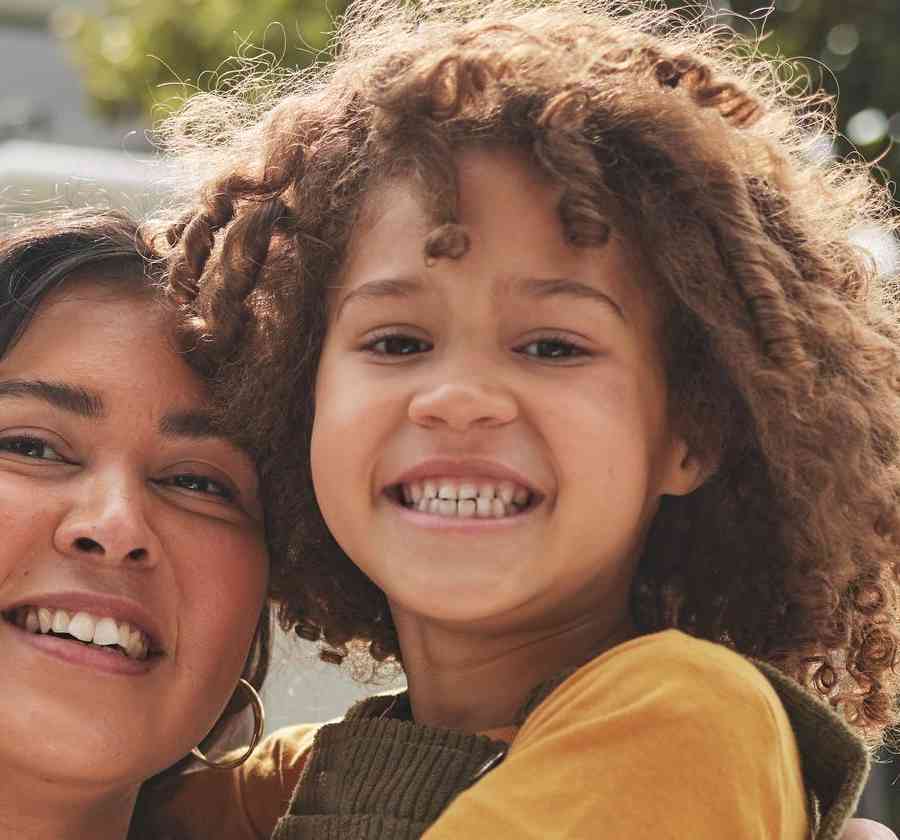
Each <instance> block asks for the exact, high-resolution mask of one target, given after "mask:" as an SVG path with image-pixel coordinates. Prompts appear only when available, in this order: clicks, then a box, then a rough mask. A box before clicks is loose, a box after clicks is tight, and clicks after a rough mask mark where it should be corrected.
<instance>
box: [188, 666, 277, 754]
mask: <svg viewBox="0 0 900 840" xmlns="http://www.w3.org/2000/svg"><path fill="white" fill-rule="evenodd" d="M238 685H240V686H241V687H242V688H244V689H245V690H246V691H247V692H249V694H250V705H251V706H253V737H252V738H251V739H250V744H249V746H248V747H247V749H246V750H245V751H244V752H243V753H241V755H239V756H238V757H237V758H232V759H229V760H228V761H210V760H209V759H208V758H207V757H206V756H205V755H204V754H203V753H202V752H201V751H200V747H194V749H192V750H191V755H192V756H194V758H196V759H197V761H199V762H201V763H202V764H205V765H206V766H207V767H211V768H212V769H213V770H233V769H234V768H235V767H240V766H241V765H242V764H243V763H244V762H245V761H246V760H247V759H248V758H250V755H251V753H252V752H253V750H255V749H256V745H257V744H258V743H259V739H260V738H262V734H263V730H264V729H265V728H266V710H265V708H264V707H263V702H262V698H261V697H260V696H259V694H258V693H257V691H256V689H255V688H254V687H253V686H252V685H250V683H249V682H247V680H245V679H244V678H243V677H241V678H240V680H238Z"/></svg>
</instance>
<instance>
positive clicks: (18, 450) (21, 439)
mask: <svg viewBox="0 0 900 840" xmlns="http://www.w3.org/2000/svg"><path fill="white" fill-rule="evenodd" d="M36 449H40V450H42V451H43V452H46V450H48V449H49V450H50V451H51V452H53V453H55V454H56V455H57V457H56V458H47V457H46V455H44V456H41V455H34V454H30V452H33V451H34V450H36ZM23 450H29V451H23ZM0 452H8V453H10V454H12V455H18V456H19V457H22V458H27V459H28V460H33V461H47V462H50V463H54V464H71V463H73V462H72V461H67V460H66V459H65V458H63V457H62V456H60V455H59V453H58V452H56V450H55V449H54V448H53V447H52V446H51V445H50V444H49V443H47V441H45V440H42V439H41V438H39V437H33V436H31V435H14V436H12V437H6V438H0ZM154 483H156V484H158V485H162V486H171V487H176V488H179V489H182V490H188V491H189V492H192V493H199V494H202V495H205V496H217V497H219V498H222V499H224V500H225V501H227V502H233V501H234V500H235V497H236V495H237V494H236V493H235V492H234V491H233V490H232V489H231V488H230V487H228V486H227V485H226V484H225V483H224V482H221V481H218V480H216V479H214V478H210V477H209V476H207V475H198V474H197V473H180V474H178V475H174V476H167V477H166V478H161V479H157V480H156V481H155V482H154ZM191 483H193V484H198V483H199V484H202V485H205V486H206V488H207V489H205V490H198V489H197V488H196V487H189V486H186V485H188V484H191ZM210 486H214V487H215V488H216V489H215V490H214V491H211V490H210V489H209V487H210Z"/></svg>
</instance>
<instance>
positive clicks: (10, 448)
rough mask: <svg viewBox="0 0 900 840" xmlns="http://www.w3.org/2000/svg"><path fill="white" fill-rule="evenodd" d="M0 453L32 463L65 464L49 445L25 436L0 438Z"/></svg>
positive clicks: (64, 460)
mask: <svg viewBox="0 0 900 840" xmlns="http://www.w3.org/2000/svg"><path fill="white" fill-rule="evenodd" d="M0 452H7V453H9V454H10V455H20V456H21V457H23V458H29V459H31V460H33V461H55V462H57V463H66V459H65V458H63V457H62V455H60V454H59V453H58V452H57V451H56V450H55V449H54V448H53V447H52V446H50V444H49V443H47V442H46V441H44V440H41V439H40V438H36V437H28V436H27V435H18V436H16V437H8V438H0Z"/></svg>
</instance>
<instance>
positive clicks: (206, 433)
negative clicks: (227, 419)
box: [159, 409, 226, 440]
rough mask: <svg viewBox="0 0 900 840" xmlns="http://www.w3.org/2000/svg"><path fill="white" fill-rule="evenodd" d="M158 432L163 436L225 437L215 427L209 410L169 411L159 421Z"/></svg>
mask: <svg viewBox="0 0 900 840" xmlns="http://www.w3.org/2000/svg"><path fill="white" fill-rule="evenodd" d="M159 432H160V434H161V435H162V436H163V437H185V438H222V439H223V440H224V439H226V437H225V435H224V434H222V432H221V430H220V429H218V428H216V424H215V421H214V420H213V416H212V414H210V412H208V411H202V410H194V409H189V410H186V411H171V412H169V413H168V414H166V415H164V416H163V418H162V419H161V420H160V421H159Z"/></svg>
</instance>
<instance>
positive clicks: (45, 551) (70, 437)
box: [0, 278, 268, 785]
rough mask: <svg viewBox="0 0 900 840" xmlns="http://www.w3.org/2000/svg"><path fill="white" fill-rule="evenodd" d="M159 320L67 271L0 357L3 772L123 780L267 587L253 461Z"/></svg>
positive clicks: (195, 715) (222, 663)
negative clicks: (214, 422) (215, 419)
mask: <svg viewBox="0 0 900 840" xmlns="http://www.w3.org/2000/svg"><path fill="white" fill-rule="evenodd" d="M166 325H167V320H166V317H165V315H164V313H163V312H162V311H161V310H159V309H158V308H157V307H155V306H154V305H153V303H152V302H151V301H150V299H149V297H148V296H147V295H146V294H144V293H141V292H138V291H133V292H132V291H128V290H127V288H126V290H125V291H123V290H122V288H121V284H119V287H118V288H112V287H111V286H110V285H109V284H108V283H107V284H101V283H98V282H92V281H91V280H90V279H89V278H86V279H80V280H73V281H70V282H67V283H66V284H65V285H64V286H63V287H62V289H60V290H57V291H56V292H54V293H52V294H50V295H49V296H48V297H47V298H45V300H44V302H43V303H42V304H41V305H40V307H39V308H38V310H37V312H36V315H35V317H34V319H33V321H32V322H31V324H30V325H29V327H28V329H27V330H26V332H25V333H24V335H23V336H22V338H21V339H20V340H19V342H18V343H17V344H15V345H14V346H13V347H12V349H11V350H9V352H8V353H7V354H6V355H5V356H4V357H3V358H0V535H2V542H0V610H2V615H3V619H4V620H3V621H2V622H0V674H2V675H3V684H4V688H3V691H2V692H0V720H2V721H3V732H4V737H3V738H2V739H0V765H2V767H3V770H4V773H6V774H8V773H10V772H19V773H30V774H33V773H39V774H40V778H41V779H43V780H55V781H59V782H61V783H65V782H71V781H78V782H79V783H82V784H86V785H91V784H96V785H115V784H120V785H122V784H136V783H139V782H141V781H143V780H144V779H145V778H147V777H149V776H150V775H152V774H154V773H156V772H158V771H160V770H162V769H163V768H165V767H166V766H168V765H170V764H172V763H173V762H174V761H176V760H177V759H179V758H180V757H182V756H183V755H185V754H186V753H187V752H189V751H190V749H191V748H192V747H194V746H195V745H196V744H197V743H198V742H199V741H200V739H201V738H202V737H203V736H204V735H205V734H206V733H207V732H208V730H209V729H210V727H211V726H212V725H213V724H214V722H215V721H216V719H217V717H218V716H219V714H220V712H221V711H222V708H223V706H224V704H225V703H226V702H227V700H228V698H229V697H230V696H231V693H232V691H233V689H234V686H235V684H236V682H237V679H238V677H239V676H240V673H241V669H242V667H243V664H244V660H245V657H246V655H247V652H248V649H249V646H250V643H251V640H252V638H253V634H254V630H255V627H256V623H257V620H258V616H259V612H260V608H261V606H262V604H263V599H264V596H265V591H266V583H267V569H268V562H267V555H266V550H265V543H264V534H263V527H262V523H261V514H260V510H259V504H258V501H257V486H256V475H255V471H254V468H253V465H252V463H251V461H250V459H249V458H248V457H247V455H246V454H245V453H243V452H242V451H241V450H239V449H237V448H236V447H235V446H234V445H232V444H231V443H230V442H229V441H227V440H225V439H224V438H222V437H220V436H218V435H217V434H216V433H215V432H214V431H213V430H212V428H211V426H210V423H209V416H208V414H207V413H206V412H205V409H204V402H205V393H204V387H203V384H202V383H201V381H200V380H199V379H198V378H197V377H196V376H195V375H194V373H193V372H192V371H191V370H190V368H189V367H188V366H187V364H186V363H185V362H184V361H183V360H182V359H181V358H180V357H179V355H178V354H177V352H176V351H175V349H174V345H173V342H172V341H171V337H170V332H169V329H168V328H167V326H166ZM20 625H25V626H20ZM75 637H77V638H75ZM79 639H80V640H79Z"/></svg>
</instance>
